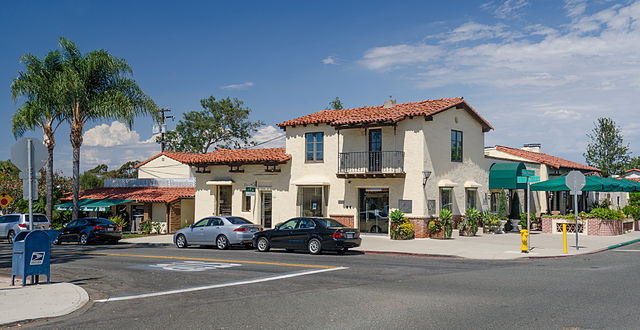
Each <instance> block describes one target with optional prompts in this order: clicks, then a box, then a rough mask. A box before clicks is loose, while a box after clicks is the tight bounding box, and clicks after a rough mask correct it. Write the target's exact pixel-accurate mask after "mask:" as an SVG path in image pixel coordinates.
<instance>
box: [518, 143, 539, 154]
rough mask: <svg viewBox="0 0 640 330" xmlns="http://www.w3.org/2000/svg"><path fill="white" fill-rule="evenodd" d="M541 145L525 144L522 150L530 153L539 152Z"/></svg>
mask: <svg viewBox="0 0 640 330" xmlns="http://www.w3.org/2000/svg"><path fill="white" fill-rule="evenodd" d="M541 146H542V145H541V144H540V143H526V144H525V145H524V146H523V147H522V150H526V151H532V152H540V147H541Z"/></svg>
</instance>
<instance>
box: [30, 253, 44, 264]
mask: <svg viewBox="0 0 640 330" xmlns="http://www.w3.org/2000/svg"><path fill="white" fill-rule="evenodd" d="M44 253H45V252H44V251H43V252H33V253H32V254H31V262H29V265H31V266H36V265H42V263H43V262H44Z"/></svg>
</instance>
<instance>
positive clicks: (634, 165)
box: [626, 156, 640, 170]
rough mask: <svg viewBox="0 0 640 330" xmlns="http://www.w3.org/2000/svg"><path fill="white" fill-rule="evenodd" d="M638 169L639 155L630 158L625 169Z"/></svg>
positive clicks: (639, 165)
mask: <svg viewBox="0 0 640 330" xmlns="http://www.w3.org/2000/svg"><path fill="white" fill-rule="evenodd" d="M632 169H640V156H638V157H634V158H631V160H630V161H629V163H628V164H627V168H626V170H632Z"/></svg>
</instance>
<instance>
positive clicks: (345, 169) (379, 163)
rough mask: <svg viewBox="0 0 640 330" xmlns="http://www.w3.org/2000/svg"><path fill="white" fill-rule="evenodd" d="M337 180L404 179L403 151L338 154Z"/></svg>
mask: <svg viewBox="0 0 640 330" xmlns="http://www.w3.org/2000/svg"><path fill="white" fill-rule="evenodd" d="M336 176H337V177H339V178H404V177H405V173H404V152H403V151H372V152H365V151H357V152H341V153H339V154H338V173H337V174H336Z"/></svg>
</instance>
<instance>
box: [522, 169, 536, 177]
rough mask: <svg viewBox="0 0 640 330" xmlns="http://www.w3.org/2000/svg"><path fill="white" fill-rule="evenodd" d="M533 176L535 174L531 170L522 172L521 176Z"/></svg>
mask: <svg viewBox="0 0 640 330" xmlns="http://www.w3.org/2000/svg"><path fill="white" fill-rule="evenodd" d="M534 175H536V172H534V171H532V170H522V176H534Z"/></svg>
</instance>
